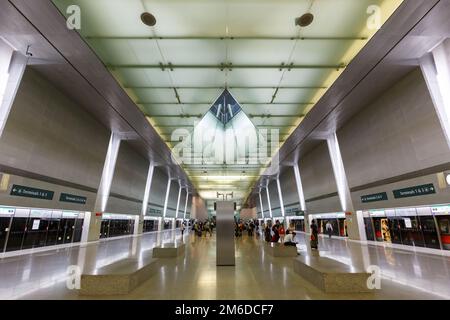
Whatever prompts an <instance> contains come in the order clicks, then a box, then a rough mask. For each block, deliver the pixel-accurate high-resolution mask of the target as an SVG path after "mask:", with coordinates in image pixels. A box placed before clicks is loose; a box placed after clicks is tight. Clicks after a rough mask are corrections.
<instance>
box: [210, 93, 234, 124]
mask: <svg viewBox="0 0 450 320" xmlns="http://www.w3.org/2000/svg"><path fill="white" fill-rule="evenodd" d="M241 110H242V109H241V106H240V105H239V103H238V102H237V101H236V99H234V98H233V96H232V95H231V93H230V92H229V91H228V90H227V89H225V90H224V91H223V92H222V94H221V95H220V96H219V97H218V98H217V100H216V101H215V102H214V103H213V105H212V106H211V108H210V109H209V111H210V112H211V113H212V114H214V116H215V117H216V118H217V119H219V121H220V122H222V123H223V124H224V125H226V124H227V123H228V122H230V120H231V119H233V118H234V116H236V115H237V114H238V113H239V112H240V111H241Z"/></svg>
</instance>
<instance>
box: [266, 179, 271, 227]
mask: <svg viewBox="0 0 450 320" xmlns="http://www.w3.org/2000/svg"><path fill="white" fill-rule="evenodd" d="M266 196H267V206H268V207H269V215H270V219H272V205H271V204H270V195H269V180H267V186H266Z"/></svg>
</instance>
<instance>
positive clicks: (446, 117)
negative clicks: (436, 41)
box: [420, 39, 450, 148]
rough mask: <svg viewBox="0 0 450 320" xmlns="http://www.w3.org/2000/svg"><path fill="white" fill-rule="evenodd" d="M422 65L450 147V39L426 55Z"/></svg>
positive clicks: (421, 61) (421, 62)
mask: <svg viewBox="0 0 450 320" xmlns="http://www.w3.org/2000/svg"><path fill="white" fill-rule="evenodd" d="M420 67H421V69H422V73H423V76H424V78H425V82H426V83H427V86H428V90H429V92H430V95H431V98H432V100H433V105H434V108H435V109H436V113H437V115H438V118H439V122H440V123H441V127H442V131H443V132H444V136H445V138H446V140H447V145H448V146H449V148H450V91H449V90H450V89H449V88H450V39H446V40H444V41H443V42H442V43H441V44H440V45H439V46H437V47H436V48H434V49H433V50H432V51H431V53H428V54H427V55H425V56H424V57H423V58H422V59H421V60H420Z"/></svg>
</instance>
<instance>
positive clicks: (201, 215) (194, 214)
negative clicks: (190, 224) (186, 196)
mask: <svg viewBox="0 0 450 320" xmlns="http://www.w3.org/2000/svg"><path fill="white" fill-rule="evenodd" d="M191 218H192V219H197V220H205V219H206V218H208V210H207V209H206V202H205V201H204V200H203V199H202V198H201V197H198V196H196V197H193V198H192V209H191Z"/></svg>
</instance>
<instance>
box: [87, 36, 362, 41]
mask: <svg viewBox="0 0 450 320" xmlns="http://www.w3.org/2000/svg"><path fill="white" fill-rule="evenodd" d="M85 39H87V40H301V41H357V40H360V41H366V40H368V38H367V37H357V36H347V37H289V36H284V37H274V36H236V37H230V36H168V37H142V36H85Z"/></svg>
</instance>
